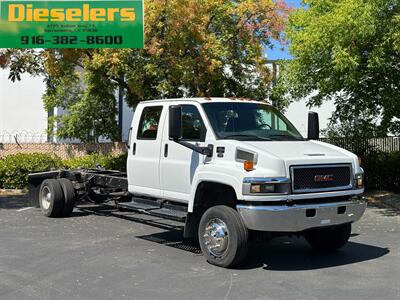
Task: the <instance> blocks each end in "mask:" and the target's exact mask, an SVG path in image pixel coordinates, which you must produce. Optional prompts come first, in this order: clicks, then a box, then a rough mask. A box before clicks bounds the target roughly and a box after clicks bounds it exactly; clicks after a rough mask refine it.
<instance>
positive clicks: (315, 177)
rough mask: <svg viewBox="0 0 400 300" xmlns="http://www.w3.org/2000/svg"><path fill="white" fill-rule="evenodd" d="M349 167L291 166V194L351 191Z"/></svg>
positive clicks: (347, 165)
mask: <svg viewBox="0 0 400 300" xmlns="http://www.w3.org/2000/svg"><path fill="white" fill-rule="evenodd" d="M351 173H352V172H351V165H349V164H346V165H313V166H292V167H291V175H292V190H293V193H311V192H324V191H337V190H348V189H352V180H351V176H352V174H351Z"/></svg>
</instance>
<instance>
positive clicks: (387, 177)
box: [362, 152, 400, 192]
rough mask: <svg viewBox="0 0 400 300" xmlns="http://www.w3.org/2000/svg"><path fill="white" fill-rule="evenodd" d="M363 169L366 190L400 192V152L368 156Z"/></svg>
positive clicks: (364, 160) (365, 158)
mask: <svg viewBox="0 0 400 300" xmlns="http://www.w3.org/2000/svg"><path fill="white" fill-rule="evenodd" d="M362 167H363V168H364V171H365V175H366V177H365V187H366V189H368V190H387V191H392V192H400V152H391V153H384V152H378V153H370V154H367V155H366V156H365V157H363V162H362Z"/></svg>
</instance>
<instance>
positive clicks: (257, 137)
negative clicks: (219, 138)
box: [224, 134, 272, 141]
mask: <svg viewBox="0 0 400 300" xmlns="http://www.w3.org/2000/svg"><path fill="white" fill-rule="evenodd" d="M235 137H251V138H256V139H259V140H263V141H272V139H269V138H265V137H261V136H257V135H253V134H230V135H227V136H224V140H226V139H229V138H235Z"/></svg>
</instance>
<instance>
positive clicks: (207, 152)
mask: <svg viewBox="0 0 400 300" xmlns="http://www.w3.org/2000/svg"><path fill="white" fill-rule="evenodd" d="M174 142H175V143H178V144H180V145H182V146H184V147H186V148H189V149H191V150H193V151H195V152H197V153H200V154H201V155H206V156H207V157H212V155H213V150H214V146H213V145H211V144H209V145H208V146H207V147H199V146H196V145H193V144H191V143H188V142H185V141H181V140H178V139H175V140H174Z"/></svg>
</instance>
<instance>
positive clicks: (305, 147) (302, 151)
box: [244, 141, 354, 160]
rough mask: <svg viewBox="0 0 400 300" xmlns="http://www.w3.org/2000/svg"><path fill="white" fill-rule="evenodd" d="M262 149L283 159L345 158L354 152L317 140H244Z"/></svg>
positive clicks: (350, 157)
mask: <svg viewBox="0 0 400 300" xmlns="http://www.w3.org/2000/svg"><path fill="white" fill-rule="evenodd" d="M244 143H245V144H248V145H251V146H253V147H255V148H257V149H259V150H261V151H265V152H267V153H268V154H271V155H273V156H276V157H277V158H280V159H283V160H293V159H300V160H302V159H305V158H312V157H314V158H318V157H319V158H324V157H325V158H342V159H343V158H345V159H347V160H348V159H352V158H353V156H354V155H353V154H352V153H350V152H348V151H346V150H344V149H341V148H338V147H335V146H333V145H330V144H326V143H321V142H315V141H303V142H300V141H293V142H292V141H276V142H275V141H274V142H265V141H260V142H258V141H257V142H244Z"/></svg>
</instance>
